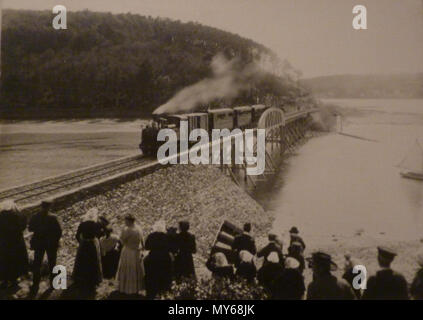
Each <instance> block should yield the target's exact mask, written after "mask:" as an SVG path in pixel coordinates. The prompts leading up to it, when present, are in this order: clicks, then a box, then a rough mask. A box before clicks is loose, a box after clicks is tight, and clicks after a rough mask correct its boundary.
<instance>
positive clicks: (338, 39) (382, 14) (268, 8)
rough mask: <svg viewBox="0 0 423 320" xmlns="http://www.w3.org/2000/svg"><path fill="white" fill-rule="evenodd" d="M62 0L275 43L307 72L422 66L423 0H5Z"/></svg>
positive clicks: (11, 2) (20, 3)
mask: <svg viewBox="0 0 423 320" xmlns="http://www.w3.org/2000/svg"><path fill="white" fill-rule="evenodd" d="M58 4H62V5H65V6H66V7H67V8H68V9H69V10H72V11H75V10H83V9H89V10H92V11H106V12H113V13H126V12H131V13H139V14H141V15H150V16H153V17H155V16H161V17H168V18H171V19H175V20H181V21H184V22H185V21H196V22H200V23H202V24H205V25H209V26H213V27H217V28H219V29H223V30H227V31H230V32H233V33H237V34H239V35H241V36H243V37H247V38H251V39H253V40H255V41H257V42H259V43H262V44H264V45H265V46H267V47H269V48H271V49H272V50H273V51H274V52H276V53H277V54H278V55H279V57H280V58H282V59H287V60H288V61H290V62H291V63H292V64H293V65H294V67H296V68H298V69H300V70H302V72H303V74H304V77H314V76H321V75H331V74H345V73H353V74H363V73H401V72H423V0H35V1H34V0H3V8H14V9H21V8H23V9H37V10H38V9H49V10H51V9H52V8H53V7H54V6H55V5H58ZM359 4H360V5H365V6H366V7H367V22H368V29H367V30H360V31H357V30H354V29H353V28H352V20H353V14H352V8H353V7H354V6H355V5H359ZM68 28H72V21H71V20H69V19H68Z"/></svg>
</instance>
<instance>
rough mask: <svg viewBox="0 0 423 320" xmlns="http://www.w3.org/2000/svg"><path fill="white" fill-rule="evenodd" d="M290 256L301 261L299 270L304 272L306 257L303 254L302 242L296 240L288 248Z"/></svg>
mask: <svg viewBox="0 0 423 320" xmlns="http://www.w3.org/2000/svg"><path fill="white" fill-rule="evenodd" d="M288 257H292V258H294V259H295V260H297V261H298V262H299V264H300V265H299V267H298V272H300V273H301V274H303V272H304V269H305V259H304V255H303V246H302V245H301V243H300V242H297V241H294V242H292V243H291V245H290V246H289V248H288Z"/></svg>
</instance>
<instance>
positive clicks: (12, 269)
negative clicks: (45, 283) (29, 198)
mask: <svg viewBox="0 0 423 320" xmlns="http://www.w3.org/2000/svg"><path fill="white" fill-rule="evenodd" d="M25 229H26V218H25V216H24V215H22V214H21V213H20V212H19V210H18V207H17V206H16V204H15V202H14V201H12V200H7V201H4V202H2V203H1V204H0V281H3V283H2V284H1V288H4V289H6V288H8V287H15V286H17V284H18V278H19V277H20V276H22V275H25V274H27V273H28V265H29V263H28V253H27V251H26V245H25V240H24V237H23V231H24V230H25Z"/></svg>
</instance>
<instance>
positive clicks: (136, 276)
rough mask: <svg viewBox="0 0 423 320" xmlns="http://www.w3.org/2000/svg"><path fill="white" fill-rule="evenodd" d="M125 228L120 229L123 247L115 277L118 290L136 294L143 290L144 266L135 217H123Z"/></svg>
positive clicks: (142, 244) (141, 241)
mask: <svg viewBox="0 0 423 320" xmlns="http://www.w3.org/2000/svg"><path fill="white" fill-rule="evenodd" d="M125 225H126V228H125V229H124V230H123V231H122V234H121V236H120V241H121V242H122V245H123V248H122V252H121V254H120V260H119V267H118V271H117V279H118V281H119V289H118V290H119V292H121V293H125V294H137V293H138V292H139V291H141V290H144V287H145V286H144V267H143V263H142V261H141V253H140V250H141V249H142V248H143V246H144V243H143V238H142V234H141V231H140V230H139V229H138V227H136V226H135V218H134V216H132V215H130V214H129V215H127V216H126V217H125Z"/></svg>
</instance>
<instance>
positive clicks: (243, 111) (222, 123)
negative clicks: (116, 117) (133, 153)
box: [139, 104, 268, 155]
mask: <svg viewBox="0 0 423 320" xmlns="http://www.w3.org/2000/svg"><path fill="white" fill-rule="evenodd" d="M266 109H268V107H266V106H265V105H263V104H257V105H253V106H242V107H235V108H224V109H210V110H208V111H207V112H201V113H187V114H160V115H153V123H152V125H151V126H147V127H146V128H144V129H143V130H142V134H141V143H140V145H139V147H140V149H141V151H142V153H143V154H145V155H156V154H157V150H158V149H159V147H160V145H161V144H163V143H164V142H163V141H157V135H158V132H159V130H160V129H164V128H169V129H173V130H174V131H175V132H176V134H177V136H178V137H179V131H180V123H181V121H187V122H188V134H189V133H190V132H191V131H192V130H194V129H204V130H206V131H207V132H208V133H209V136H211V131H212V130H213V129H228V130H232V129H235V128H239V129H246V128H253V127H255V126H256V125H257V123H258V121H259V119H260V117H261V115H262V114H263V112H264V111H265V110H266ZM178 140H179V138H178Z"/></svg>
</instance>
